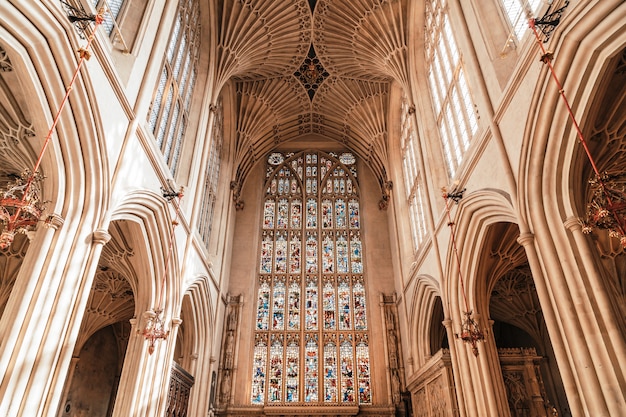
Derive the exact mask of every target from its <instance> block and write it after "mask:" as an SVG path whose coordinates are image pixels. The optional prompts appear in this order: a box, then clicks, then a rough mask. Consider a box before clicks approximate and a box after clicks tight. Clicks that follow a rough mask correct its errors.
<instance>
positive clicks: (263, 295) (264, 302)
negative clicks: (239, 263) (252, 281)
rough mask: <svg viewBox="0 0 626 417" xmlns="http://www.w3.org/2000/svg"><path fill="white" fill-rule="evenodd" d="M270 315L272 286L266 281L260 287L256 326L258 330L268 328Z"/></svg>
mask: <svg viewBox="0 0 626 417" xmlns="http://www.w3.org/2000/svg"><path fill="white" fill-rule="evenodd" d="M269 317H270V286H269V284H268V283H267V282H264V283H263V284H261V286H260V287H259V298H258V301H257V314H256V328H257V330H267V329H268V327H269V326H268V325H269Z"/></svg>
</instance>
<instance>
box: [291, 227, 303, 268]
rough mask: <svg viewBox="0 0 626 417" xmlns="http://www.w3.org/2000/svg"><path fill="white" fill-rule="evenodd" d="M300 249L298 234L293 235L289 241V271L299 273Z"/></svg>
mask: <svg viewBox="0 0 626 417" xmlns="http://www.w3.org/2000/svg"><path fill="white" fill-rule="evenodd" d="M301 251H302V242H300V238H299V237H298V236H293V237H292V238H291V242H290V243H289V273H290V274H299V273H300V272H301V258H302V256H301Z"/></svg>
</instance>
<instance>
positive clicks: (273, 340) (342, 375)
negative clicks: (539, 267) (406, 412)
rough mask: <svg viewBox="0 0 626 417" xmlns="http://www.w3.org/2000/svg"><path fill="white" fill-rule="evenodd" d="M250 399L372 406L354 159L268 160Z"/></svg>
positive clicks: (315, 155)
mask: <svg viewBox="0 0 626 417" xmlns="http://www.w3.org/2000/svg"><path fill="white" fill-rule="evenodd" d="M266 172H267V173H266V186H265V200H264V203H263V217H262V224H261V248H260V256H259V270H258V278H257V304H256V323H255V324H254V327H255V331H254V353H253V368H252V387H251V397H250V401H251V403H252V404H270V405H275V404H282V405H288V404H296V403H315V404H318V405H333V406H341V405H356V404H371V403H372V392H371V384H370V357H369V342H368V320H367V303H366V285H365V276H364V270H363V247H362V242H361V214H360V202H359V186H358V181H357V166H356V158H355V157H354V155H353V154H352V153H349V152H344V153H340V154H335V153H323V152H315V151H310V152H301V153H296V154H283V153H272V154H271V155H269V157H268V159H267V171H266Z"/></svg>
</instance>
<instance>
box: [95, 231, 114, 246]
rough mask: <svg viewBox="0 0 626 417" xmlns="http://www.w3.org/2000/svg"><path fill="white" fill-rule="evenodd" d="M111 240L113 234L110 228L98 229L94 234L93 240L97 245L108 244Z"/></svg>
mask: <svg viewBox="0 0 626 417" xmlns="http://www.w3.org/2000/svg"><path fill="white" fill-rule="evenodd" d="M109 240H111V235H110V234H109V232H108V230H104V229H96V230H94V232H93V234H92V238H91V241H92V242H93V243H95V244H96V245H106V244H107V242H108V241H109Z"/></svg>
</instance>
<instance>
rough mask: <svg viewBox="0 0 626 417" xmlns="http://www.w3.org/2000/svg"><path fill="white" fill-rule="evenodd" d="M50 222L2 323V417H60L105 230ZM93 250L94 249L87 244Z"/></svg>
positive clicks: (23, 270)
mask: <svg viewBox="0 0 626 417" xmlns="http://www.w3.org/2000/svg"><path fill="white" fill-rule="evenodd" d="M62 224H63V221H62V219H61V218H60V217H59V216H51V218H50V222H49V225H50V226H51V227H50V228H49V229H46V228H40V229H39V230H38V231H37V234H36V236H35V239H33V242H32V244H31V246H30V247H29V249H28V253H27V256H26V258H25V259H24V262H23V264H22V267H21V269H20V272H19V274H18V277H17V279H16V284H15V286H14V288H13V291H12V293H11V298H10V300H9V303H8V304H7V307H6V309H5V312H4V315H3V316H2V320H0V334H2V335H3V340H2V342H3V343H2V345H1V346H0V380H1V381H2V382H1V383H0V392H1V393H2V398H1V400H0V415H2V416H6V417H13V416H16V417H17V416H32V417H36V416H50V417H52V416H55V415H56V413H57V411H58V407H59V402H60V401H61V399H62V396H63V387H64V383H65V380H66V378H67V375H68V373H69V372H70V364H71V363H72V351H73V349H74V344H75V342H76V338H77V336H78V332H79V329H80V325H81V322H82V317H83V313H84V310H85V305H86V303H87V300H88V297H89V292H90V290H91V285H92V281H93V277H94V274H95V270H96V267H97V264H98V260H99V258H100V253H101V251H102V247H103V245H104V244H105V243H106V242H108V240H109V239H110V235H109V234H108V233H107V232H106V230H97V231H95V232H93V233H91V232H81V231H80V229H78V230H77V229H76V227H77V226H76V225H75V224H74V225H70V226H68V225H66V227H63V228H62V229H59V230H57V229H58V228H59V227H60V226H61V225H62ZM85 242H89V243H85Z"/></svg>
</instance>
